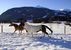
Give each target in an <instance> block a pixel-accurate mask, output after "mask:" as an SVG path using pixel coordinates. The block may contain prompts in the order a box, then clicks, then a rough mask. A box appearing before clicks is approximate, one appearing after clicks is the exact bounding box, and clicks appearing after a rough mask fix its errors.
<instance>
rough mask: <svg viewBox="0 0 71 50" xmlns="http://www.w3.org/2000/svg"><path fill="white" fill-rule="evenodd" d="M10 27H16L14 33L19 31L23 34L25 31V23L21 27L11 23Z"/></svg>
mask: <svg viewBox="0 0 71 50" xmlns="http://www.w3.org/2000/svg"><path fill="white" fill-rule="evenodd" d="M9 26H14V28H15V31H14V33H15V32H16V31H17V30H19V33H22V31H23V30H24V23H22V22H21V23H20V24H19V25H18V24H15V23H11V24H10V25H9Z"/></svg>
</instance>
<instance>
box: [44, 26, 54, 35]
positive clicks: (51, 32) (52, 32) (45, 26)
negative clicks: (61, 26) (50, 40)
mask: <svg viewBox="0 0 71 50" xmlns="http://www.w3.org/2000/svg"><path fill="white" fill-rule="evenodd" d="M43 26H44V27H45V28H47V29H49V30H50V31H51V34H52V33H53V31H52V29H51V28H49V27H48V26H46V25H43Z"/></svg>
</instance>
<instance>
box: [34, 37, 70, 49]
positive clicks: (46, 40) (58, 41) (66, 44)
mask: <svg viewBox="0 0 71 50" xmlns="http://www.w3.org/2000/svg"><path fill="white" fill-rule="evenodd" d="M34 41H36V42H37V41H39V42H42V43H47V44H54V45H56V46H57V45H60V46H61V47H65V48H69V49H71V41H66V40H63V39H57V38H49V37H34Z"/></svg>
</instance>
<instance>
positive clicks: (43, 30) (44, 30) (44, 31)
mask: <svg viewBox="0 0 71 50" xmlns="http://www.w3.org/2000/svg"><path fill="white" fill-rule="evenodd" d="M42 32H43V33H44V37H45V34H47V35H48V37H50V36H49V34H48V33H47V32H46V29H42Z"/></svg>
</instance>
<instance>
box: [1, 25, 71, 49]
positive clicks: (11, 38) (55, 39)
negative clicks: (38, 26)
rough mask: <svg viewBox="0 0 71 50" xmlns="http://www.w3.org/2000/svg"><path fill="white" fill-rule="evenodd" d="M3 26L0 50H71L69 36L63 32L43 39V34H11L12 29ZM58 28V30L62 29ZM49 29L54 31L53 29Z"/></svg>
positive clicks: (70, 38) (70, 37)
mask: <svg viewBox="0 0 71 50" xmlns="http://www.w3.org/2000/svg"><path fill="white" fill-rule="evenodd" d="M4 25H5V26H4V32H3V33H0V50H71V34H64V32H61V33H63V34H59V31H58V33H57V32H56V33H57V34H56V33H55V32H54V33H53V34H52V35H50V36H51V38H50V37H48V36H47V35H46V36H45V37H44V36H43V33H42V32H39V33H33V34H34V35H33V37H32V35H31V33H30V34H28V33H26V32H23V33H20V34H19V33H18V31H17V32H16V33H13V31H14V28H13V27H8V24H4ZM49 25H50V24H48V26H49ZM54 25H55V24H54ZM54 25H53V26H54ZM51 26H52V25H51ZM60 26H62V25H60ZM60 26H59V29H60V28H61V29H63V27H60ZM6 27H7V28H6ZM68 27H69V26H67V29H68ZM51 28H52V29H54V30H55V28H54V27H51ZM56 28H57V26H56ZM60 31H62V30H60ZM68 31H70V30H68Z"/></svg>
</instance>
